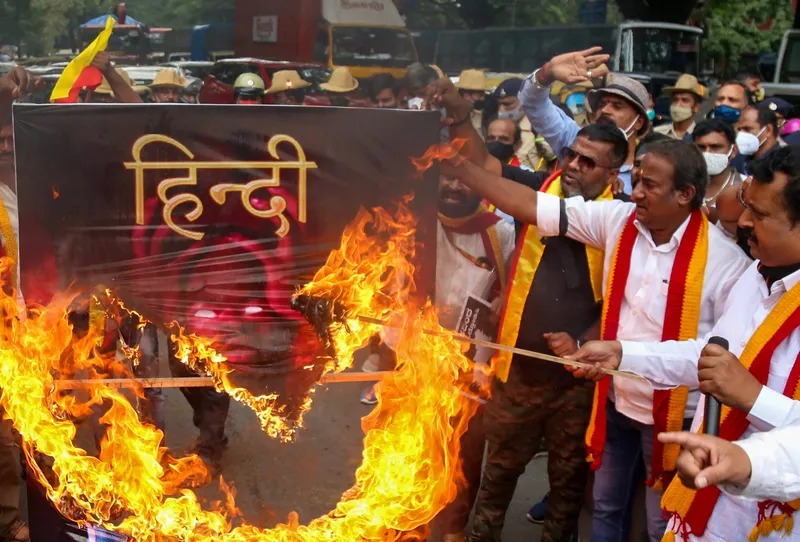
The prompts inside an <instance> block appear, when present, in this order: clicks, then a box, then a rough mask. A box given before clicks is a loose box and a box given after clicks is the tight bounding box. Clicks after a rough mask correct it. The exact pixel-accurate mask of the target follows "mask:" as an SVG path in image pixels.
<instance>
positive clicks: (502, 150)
mask: <svg viewBox="0 0 800 542" xmlns="http://www.w3.org/2000/svg"><path fill="white" fill-rule="evenodd" d="M486 150H487V151H489V154H491V155H492V156H494V157H495V158H497V159H498V160H500V161H501V162H503V163H504V164H505V163H507V162H508V161H509V160H511V157H512V156H514V145H510V144H508V143H503V142H502V141H489V142H488V143H486Z"/></svg>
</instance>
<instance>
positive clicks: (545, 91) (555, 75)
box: [519, 47, 650, 194]
mask: <svg viewBox="0 0 800 542" xmlns="http://www.w3.org/2000/svg"><path fill="white" fill-rule="evenodd" d="M600 51H601V49H600V47H593V48H591V49H587V50H585V51H579V52H575V53H567V54H563V55H559V56H556V57H554V58H553V59H551V60H550V61H549V62H547V63H546V64H545V65H544V66H542V67H541V68H539V69H538V70H536V71H534V72H533V74H531V75H530V76H529V77H528V78H527V79H526V80H525V84H524V85H523V86H522V90H521V91H520V93H519V99H520V101H521V102H522V107H523V109H524V110H525V114H526V115H527V116H528V120H530V123H531V127H532V128H533V131H534V132H535V133H536V134H538V135H540V136H542V137H544V138H545V139H546V140H547V143H548V144H550V147H552V149H553V151H555V152H556V153H557V154H560V153H561V149H563V148H564V147H568V146H570V145H571V144H572V142H573V141H575V138H576V137H577V134H578V131H579V130H580V126H578V124H577V123H576V122H575V121H574V120H573V119H571V118H569V116H567V115H566V114H565V113H564V112H563V111H562V110H561V109H559V108H558V107H557V106H556V105H555V104H554V103H553V101H552V100H551V99H550V87H551V86H552V85H553V83H555V82H556V81H561V82H563V83H566V84H568V85H575V84H578V83H587V82H591V81H599V85H598V84H595V86H602V88H597V89H596V90H591V91H589V93H588V94H587V99H588V101H589V105H590V106H591V109H592V112H593V122H595V123H597V124H612V125H614V126H616V127H618V128H619V129H620V130H622V131H623V132H624V133H625V138H626V139H627V140H628V156H627V158H626V159H625V163H624V164H623V165H622V167H621V168H620V172H619V174H618V175H619V178H620V179H621V180H622V182H623V183H624V185H625V193H626V194H630V193H631V191H632V190H633V185H632V181H631V169H632V167H633V158H634V154H635V152H636V145H637V140H638V138H639V137H642V136H644V135H645V134H647V132H648V131H649V130H650V120H649V119H648V117H647V109H648V104H649V103H650V97H649V95H648V93H647V89H646V88H645V87H644V86H643V85H642V84H641V83H639V82H638V81H635V80H633V79H631V78H630V77H625V76H623V75H618V74H610V75H609V74H608V68H607V67H606V65H605V64H604V63H605V62H607V61H608V59H609V55H606V54H601V52H600ZM603 79H604V80H603Z"/></svg>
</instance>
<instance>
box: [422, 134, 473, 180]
mask: <svg viewBox="0 0 800 542" xmlns="http://www.w3.org/2000/svg"><path fill="white" fill-rule="evenodd" d="M466 144H467V140H466V139H454V140H452V141H450V142H449V143H439V144H438V145H431V146H430V147H428V150H426V151H425V154H423V155H422V156H419V157H415V158H412V159H411V163H412V164H414V167H415V168H417V172H418V173H419V174H420V175H421V174H422V173H424V172H426V171H428V170H429V169H431V168H432V167H433V166H434V165H435V164H436V162H441V161H442V160H463V159H464V157H463V155H462V154H461V151H462V149H463V148H464V145H466Z"/></svg>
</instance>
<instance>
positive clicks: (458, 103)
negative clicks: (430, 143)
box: [426, 77, 472, 125]
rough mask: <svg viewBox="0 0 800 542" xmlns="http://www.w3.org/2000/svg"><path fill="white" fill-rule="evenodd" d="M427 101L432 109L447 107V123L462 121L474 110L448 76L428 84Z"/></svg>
mask: <svg viewBox="0 0 800 542" xmlns="http://www.w3.org/2000/svg"><path fill="white" fill-rule="evenodd" d="M426 102H427V103H428V106H429V108H431V109H437V108H439V107H444V108H445V110H446V111H447V117H446V119H445V124H446V125H451V124H457V123H460V122H462V121H463V120H464V119H466V118H467V117H468V116H469V114H470V112H471V111H472V104H471V103H470V102H469V101H467V100H466V99H464V97H463V96H461V93H459V92H458V89H457V88H456V86H455V85H454V84H453V82H452V81H451V80H450V79H448V78H446V77H445V78H442V79H439V80H437V81H434V82H433V83H431V84H430V85H428V92H427V98H426Z"/></svg>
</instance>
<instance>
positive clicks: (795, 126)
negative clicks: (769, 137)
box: [781, 119, 800, 135]
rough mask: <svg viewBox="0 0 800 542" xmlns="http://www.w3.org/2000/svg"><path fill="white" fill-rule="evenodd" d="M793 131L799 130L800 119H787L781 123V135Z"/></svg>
mask: <svg viewBox="0 0 800 542" xmlns="http://www.w3.org/2000/svg"><path fill="white" fill-rule="evenodd" d="M795 132H800V119H789V120H787V121H786V124H784V125H783V130H781V135H789V134H793V133H795Z"/></svg>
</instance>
